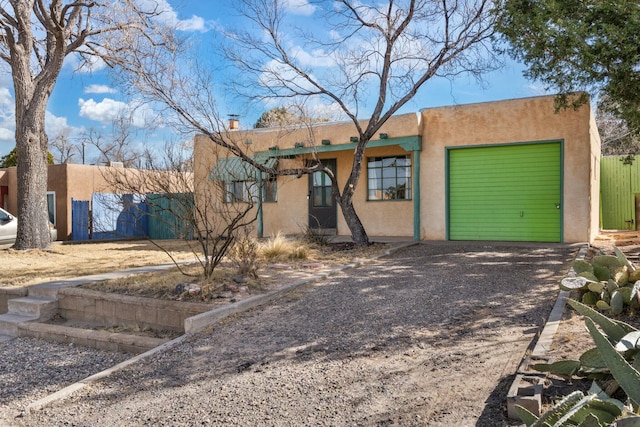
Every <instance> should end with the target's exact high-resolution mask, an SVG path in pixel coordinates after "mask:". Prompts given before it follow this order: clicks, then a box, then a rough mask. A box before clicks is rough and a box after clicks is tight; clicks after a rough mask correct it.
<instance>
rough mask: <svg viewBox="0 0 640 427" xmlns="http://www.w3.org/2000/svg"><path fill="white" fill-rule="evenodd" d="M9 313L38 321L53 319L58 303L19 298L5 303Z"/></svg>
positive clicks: (55, 301) (35, 298)
mask: <svg viewBox="0 0 640 427" xmlns="http://www.w3.org/2000/svg"><path fill="white" fill-rule="evenodd" d="M7 306H8V308H9V313H11V314H21V315H24V316H33V317H35V318H36V319H40V320H49V319H51V318H53V316H54V315H55V314H56V312H57V310H58V301H57V300H55V299H50V298H39V297H33V296H28V297H21V298H13V299H10V300H9V301H7Z"/></svg>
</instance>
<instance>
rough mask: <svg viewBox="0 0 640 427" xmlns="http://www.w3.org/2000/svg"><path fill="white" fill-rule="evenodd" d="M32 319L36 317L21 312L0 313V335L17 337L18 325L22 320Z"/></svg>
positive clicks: (29, 320) (28, 320) (30, 320)
mask: <svg viewBox="0 0 640 427" xmlns="http://www.w3.org/2000/svg"><path fill="white" fill-rule="evenodd" d="M34 320H38V318H37V317H34V316H25V315H22V314H12V313H5V314H0V335H9V336H11V337H17V336H18V325H19V324H20V323H23V322H32V321H34Z"/></svg>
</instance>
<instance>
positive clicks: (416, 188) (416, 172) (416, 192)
mask: <svg viewBox="0 0 640 427" xmlns="http://www.w3.org/2000/svg"><path fill="white" fill-rule="evenodd" d="M413 165H414V166H413V240H415V241H416V242H418V241H420V150H413Z"/></svg>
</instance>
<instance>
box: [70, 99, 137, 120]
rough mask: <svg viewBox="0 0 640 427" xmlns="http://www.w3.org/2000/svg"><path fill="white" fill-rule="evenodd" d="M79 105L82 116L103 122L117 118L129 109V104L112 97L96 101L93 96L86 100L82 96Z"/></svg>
mask: <svg viewBox="0 0 640 427" xmlns="http://www.w3.org/2000/svg"><path fill="white" fill-rule="evenodd" d="M78 105H79V106H80V116H81V117H85V118H87V119H91V120H95V121H98V122H102V123H108V122H111V121H113V120H115V119H116V118H117V117H118V116H120V115H122V113H123V112H125V111H126V109H127V104H125V103H124V102H120V101H116V100H114V99H111V98H105V99H103V100H102V101H100V102H96V101H94V99H93V98H90V99H88V100H86V101H85V100H84V99H82V98H80V99H78Z"/></svg>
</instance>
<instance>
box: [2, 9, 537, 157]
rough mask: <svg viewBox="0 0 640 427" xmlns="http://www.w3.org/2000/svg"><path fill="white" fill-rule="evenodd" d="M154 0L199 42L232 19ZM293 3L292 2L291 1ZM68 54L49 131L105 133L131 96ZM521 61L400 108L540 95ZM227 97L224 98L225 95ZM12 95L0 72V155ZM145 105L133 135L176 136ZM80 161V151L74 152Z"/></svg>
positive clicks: (251, 116) (6, 147)
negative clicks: (153, 120) (153, 125)
mask: <svg viewBox="0 0 640 427" xmlns="http://www.w3.org/2000/svg"><path fill="white" fill-rule="evenodd" d="M139 1H143V2H157V3H159V4H160V6H161V7H162V8H164V10H165V11H166V13H165V14H164V15H165V17H166V18H165V19H167V20H168V21H170V23H177V24H179V27H180V28H181V29H182V32H183V33H184V34H185V35H188V36H191V37H193V38H194V40H200V41H201V42H202V43H203V46H206V44H207V43H208V42H209V40H210V39H211V38H212V37H213V36H214V35H216V32H217V31H219V29H220V28H225V27H227V26H231V25H233V24H234V21H235V13H236V12H234V11H233V9H232V5H233V3H234V1H233V0H207V1H204V0H139ZM289 2H290V3H291V6H292V8H291V13H293V14H296V15H299V16H298V17H296V19H300V20H301V22H303V21H302V20H308V22H309V23H312V22H313V21H312V20H313V15H312V14H309V12H311V11H312V9H311V7H310V6H309V5H308V4H307V0H289ZM293 6H295V7H293ZM76 68H77V67H75V66H74V63H73V60H72V58H70V59H69V60H68V61H67V63H66V65H65V67H64V69H63V71H62V73H61V75H60V77H59V79H58V81H57V84H56V87H55V89H54V92H53V94H52V96H51V99H50V102H49V106H48V110H47V116H46V123H47V133H48V135H49V138H50V139H53V138H55V137H56V135H59V134H61V133H65V134H66V135H68V137H69V139H70V140H71V142H77V141H79V140H80V138H81V135H82V134H83V133H84V132H87V131H88V130H89V129H94V130H96V131H102V132H105V133H108V132H109V131H110V129H111V123H112V120H113V119H114V118H115V117H117V115H118V114H119V112H122V111H125V112H126V111H131V110H133V104H134V103H135V102H134V101H131V100H130V99H127V98H125V97H124V95H123V94H122V93H121V91H120V90H118V88H117V87H116V86H114V85H113V84H112V82H111V81H110V80H109V76H108V73H107V72H106V70H105V69H103V68H101V67H100V65H97V66H96V67H95V68H94V70H93V71H92V72H90V73H89V72H79V71H77V70H76ZM522 70H523V67H522V66H521V65H520V64H517V63H514V62H512V61H507V65H506V66H505V67H504V68H503V69H501V70H498V71H495V72H493V73H491V74H489V75H487V76H486V84H485V85H483V86H481V85H479V84H477V83H476V82H475V81H474V80H471V79H468V78H466V77H461V78H460V79H459V80H457V81H455V82H450V81H448V80H433V81H430V82H429V83H427V85H426V86H425V87H423V89H422V90H421V91H420V92H419V93H418V95H417V96H416V97H415V98H414V99H413V100H412V101H411V102H409V103H408V104H407V105H406V106H405V107H403V109H402V110H401V112H403V113H406V112H411V111H418V110H420V109H422V108H427V107H435V106H442V105H452V104H466V103H473V102H485V101H493V100H500V99H509V98H521V97H528V96H535V95H540V94H542V93H543V91H542V89H541V88H540V86H538V85H535V84H533V83H532V82H530V81H528V80H526V79H525V78H524V77H523V76H522ZM223 102H225V101H223ZM13 103H14V98H13V88H12V86H11V78H10V76H8V75H0V156H1V155H4V154H6V153H8V152H9V151H10V150H11V149H12V148H13V147H14V146H15V141H14V129H15V123H14V120H15V118H14V115H13V109H14V104H13ZM220 107H221V111H226V112H236V111H234V107H233V106H230V105H221V106H220ZM269 108H270V107H267V106H265V107H264V108H260V107H259V106H257V107H256V108H255V109H254V110H252V111H242V114H241V117H240V121H241V124H242V125H243V127H251V126H252V124H253V123H255V121H256V120H257V118H258V117H259V116H260V115H261V114H262V113H263V112H264V111H265V110H268V109H269ZM144 116H145V108H141V109H138V110H136V113H134V120H133V126H134V128H135V129H133V130H134V131H135V135H134V137H135V138H137V139H139V143H140V144H149V145H155V146H157V147H158V148H160V147H161V146H162V145H163V144H164V142H165V141H167V140H169V139H174V137H173V136H172V134H171V132H170V131H169V130H168V129H164V130H158V129H156V130H153V131H148V129H147V127H146V126H145V120H144ZM74 161H76V162H79V161H80V157H79V156H76V157H74Z"/></svg>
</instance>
